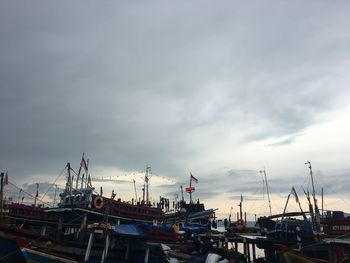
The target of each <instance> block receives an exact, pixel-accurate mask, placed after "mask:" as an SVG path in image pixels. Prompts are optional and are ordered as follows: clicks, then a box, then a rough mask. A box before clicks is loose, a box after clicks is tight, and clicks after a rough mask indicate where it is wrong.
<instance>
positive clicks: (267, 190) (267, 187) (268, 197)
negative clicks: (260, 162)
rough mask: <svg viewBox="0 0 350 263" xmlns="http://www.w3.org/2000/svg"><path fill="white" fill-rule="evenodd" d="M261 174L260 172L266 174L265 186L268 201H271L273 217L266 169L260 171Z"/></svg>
mask: <svg viewBox="0 0 350 263" xmlns="http://www.w3.org/2000/svg"><path fill="white" fill-rule="evenodd" d="M259 172H260V173H261V174H264V177H265V185H266V192H267V199H268V201H269V209H270V216H272V210H271V201H270V191H269V184H268V183H267V178H266V171H265V168H264V170H261V171H259Z"/></svg>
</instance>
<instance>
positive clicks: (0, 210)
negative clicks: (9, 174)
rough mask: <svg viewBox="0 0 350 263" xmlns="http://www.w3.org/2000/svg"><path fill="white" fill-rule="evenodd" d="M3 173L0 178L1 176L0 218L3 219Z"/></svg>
mask: <svg viewBox="0 0 350 263" xmlns="http://www.w3.org/2000/svg"><path fill="white" fill-rule="evenodd" d="M4 175H5V174H4V173H1V174H0V176H1V179H0V180H1V182H0V184H1V186H0V218H2V217H3V215H4V199H3V197H4Z"/></svg>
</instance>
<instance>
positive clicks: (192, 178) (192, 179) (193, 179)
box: [190, 173, 198, 183]
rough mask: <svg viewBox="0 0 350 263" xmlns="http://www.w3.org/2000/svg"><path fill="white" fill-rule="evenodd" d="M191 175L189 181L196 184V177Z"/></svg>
mask: <svg viewBox="0 0 350 263" xmlns="http://www.w3.org/2000/svg"><path fill="white" fill-rule="evenodd" d="M190 174H191V181H193V182H195V183H198V179H197V178H196V177H194V176H193V175H192V173H190Z"/></svg>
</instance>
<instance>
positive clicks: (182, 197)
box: [180, 185, 185, 202]
mask: <svg viewBox="0 0 350 263" xmlns="http://www.w3.org/2000/svg"><path fill="white" fill-rule="evenodd" d="M180 189H181V201H182V202H184V201H185V199H184V190H183V188H182V185H180Z"/></svg>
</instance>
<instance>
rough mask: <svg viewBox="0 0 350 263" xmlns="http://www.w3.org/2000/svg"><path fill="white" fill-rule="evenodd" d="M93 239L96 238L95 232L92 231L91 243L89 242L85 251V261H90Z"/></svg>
mask: <svg viewBox="0 0 350 263" xmlns="http://www.w3.org/2000/svg"><path fill="white" fill-rule="evenodd" d="M93 240H94V232H91V233H90V237H89V243H88V246H87V248H86V252H85V258H84V262H88V261H89V258H90V252H91V246H92V242H93Z"/></svg>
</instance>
